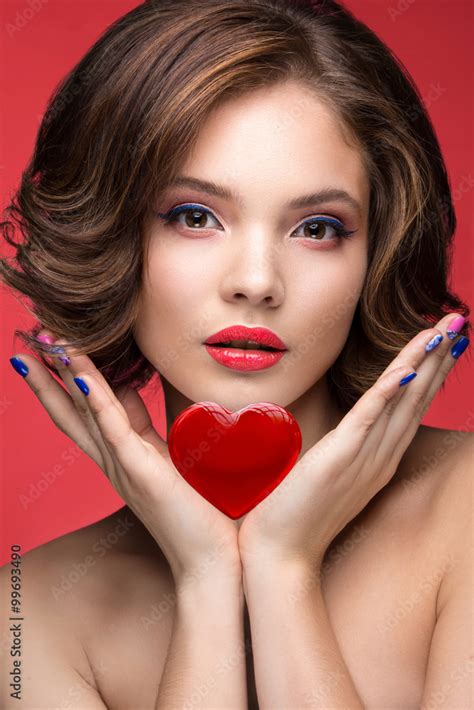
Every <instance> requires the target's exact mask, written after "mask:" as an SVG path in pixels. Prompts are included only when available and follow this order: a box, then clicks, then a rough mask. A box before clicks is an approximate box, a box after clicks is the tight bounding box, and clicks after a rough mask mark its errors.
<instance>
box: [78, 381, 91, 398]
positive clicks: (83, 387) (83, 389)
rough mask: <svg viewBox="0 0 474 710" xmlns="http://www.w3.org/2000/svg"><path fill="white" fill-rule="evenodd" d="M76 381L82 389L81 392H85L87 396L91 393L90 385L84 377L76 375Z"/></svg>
mask: <svg viewBox="0 0 474 710" xmlns="http://www.w3.org/2000/svg"><path fill="white" fill-rule="evenodd" d="M74 382H75V383H76V385H77V386H78V387H79V389H80V390H81V392H84V394H85V395H86V397H87V395H88V394H89V388H88V386H87V385H86V383H85V382H84V380H83V379H82V377H75V378H74Z"/></svg>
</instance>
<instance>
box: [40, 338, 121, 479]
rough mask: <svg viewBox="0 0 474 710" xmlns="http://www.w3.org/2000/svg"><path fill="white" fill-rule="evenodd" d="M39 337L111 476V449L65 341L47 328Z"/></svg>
mask: <svg viewBox="0 0 474 710" xmlns="http://www.w3.org/2000/svg"><path fill="white" fill-rule="evenodd" d="M38 339H39V340H40V342H42V343H43V344H44V348H45V351H46V352H47V353H48V357H49V359H50V360H51V362H52V364H53V365H54V367H55V368H56V370H57V372H58V375H59V376H60V377H61V379H62V380H63V382H64V384H65V386H66V388H67V390H68V392H69V394H70V396H71V399H72V401H73V403H74V406H75V408H76V411H77V413H78V415H79V417H80V419H81V420H82V422H83V423H84V426H85V428H86V429H87V430H88V432H89V434H90V436H91V437H92V439H93V440H94V442H95V444H96V447H97V448H98V449H99V451H100V453H101V457H102V466H101V468H102V470H103V471H104V473H105V474H106V475H107V476H108V477H109V478H110V472H111V470H112V468H113V459H112V457H111V454H110V451H109V450H108V448H107V446H106V445H105V443H104V440H103V438H102V434H101V432H100V429H99V427H98V426H97V422H96V421H95V419H94V417H93V416H92V413H91V411H90V409H89V407H88V405H87V402H86V401H85V400H84V397H83V395H82V394H81V392H80V391H79V390H78V387H77V385H76V383H75V382H74V372H73V369H72V361H71V359H70V357H69V355H68V354H67V353H66V350H65V341H62V340H55V336H54V335H53V334H52V333H50V332H49V331H46V330H43V331H41V333H40V334H39V336H38ZM66 363H67V364H66Z"/></svg>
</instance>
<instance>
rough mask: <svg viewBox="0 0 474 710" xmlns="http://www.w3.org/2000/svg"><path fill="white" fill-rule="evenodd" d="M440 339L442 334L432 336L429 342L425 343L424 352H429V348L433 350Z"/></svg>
mask: <svg viewBox="0 0 474 710" xmlns="http://www.w3.org/2000/svg"><path fill="white" fill-rule="evenodd" d="M442 340H443V336H442V335H441V334H438V335H435V336H434V337H433V338H431V340H430V342H429V343H427V344H426V345H425V350H426V352H427V353H429V352H430V350H434V349H435V348H437V347H438V345H439V344H440V342H441V341H442Z"/></svg>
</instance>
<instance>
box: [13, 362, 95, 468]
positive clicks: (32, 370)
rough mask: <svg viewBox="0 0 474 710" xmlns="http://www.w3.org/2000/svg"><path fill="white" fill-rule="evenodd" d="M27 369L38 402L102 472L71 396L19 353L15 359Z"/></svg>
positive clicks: (28, 380)
mask: <svg viewBox="0 0 474 710" xmlns="http://www.w3.org/2000/svg"><path fill="white" fill-rule="evenodd" d="M15 357H16V358H19V359H20V360H21V361H22V362H23V363H24V364H25V365H26V366H27V368H28V373H27V374H26V376H25V377H24V379H25V381H26V383H27V384H28V386H29V387H30V389H31V390H32V391H33V393H34V394H35V396H36V397H37V399H38V400H39V401H40V402H41V404H42V405H43V407H44V408H45V410H46V412H47V413H48V415H49V417H50V419H51V420H52V421H53V422H54V424H55V425H56V427H57V428H58V429H59V430H60V431H62V432H63V433H64V434H66V436H68V437H69V438H70V439H72V440H73V441H75V442H76V444H77V445H78V446H79V447H80V448H81V449H82V451H84V453H86V454H87V455H88V456H89V457H90V458H91V459H93V460H94V461H95V462H96V463H97V464H98V465H99V466H100V467H101V468H102V466H103V459H102V454H101V451H100V450H99V448H98V447H97V444H96V442H95V441H94V439H93V437H92V436H91V434H90V432H89V431H88V429H87V427H86V426H85V424H84V421H83V420H82V418H81V417H80V415H79V413H78V411H77V409H76V407H75V405H74V402H73V400H72V398H71V396H70V395H69V394H68V393H67V392H66V391H65V390H64V388H63V387H62V386H61V385H60V384H59V382H57V381H56V380H55V379H54V377H53V376H52V375H51V374H50V373H49V372H48V371H47V369H46V368H45V367H44V365H42V364H41V363H40V362H39V361H38V360H37V359H36V358H34V357H32V356H30V355H25V354H23V353H20V354H18V355H16V356H15Z"/></svg>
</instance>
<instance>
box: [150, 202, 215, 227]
mask: <svg viewBox="0 0 474 710" xmlns="http://www.w3.org/2000/svg"><path fill="white" fill-rule="evenodd" d="M156 214H157V216H158V217H161V218H162V219H163V220H164V221H165V223H166V224H172V223H177V224H180V225H181V226H183V227H187V228H188V229H194V230H196V231H201V230H203V229H216V228H217V229H218V228H219V227H215V226H214V225H212V224H211V225H209V224H208V221H209V219H213V220H214V221H215V222H216V224H217V225H219V222H218V221H217V219H216V218H215V217H214V216H213V215H212V213H211V212H209V210H207V209H205V208H204V207H200V205H189V204H187V205H179V206H178V207H174V208H173V209H172V210H169V212H167V213H166V214H162V213H160V212H157V213H156ZM181 215H183V217H184V221H182V220H181Z"/></svg>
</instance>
